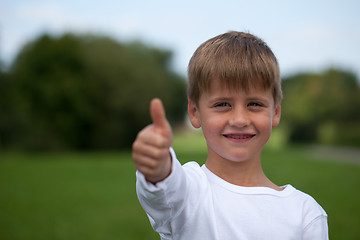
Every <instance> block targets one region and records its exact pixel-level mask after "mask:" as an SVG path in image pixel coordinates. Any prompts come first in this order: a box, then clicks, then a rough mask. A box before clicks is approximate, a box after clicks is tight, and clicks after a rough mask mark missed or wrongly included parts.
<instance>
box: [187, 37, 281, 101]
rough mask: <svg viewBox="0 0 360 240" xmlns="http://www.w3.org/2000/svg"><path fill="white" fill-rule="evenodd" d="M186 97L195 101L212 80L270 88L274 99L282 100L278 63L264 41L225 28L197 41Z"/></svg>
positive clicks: (246, 87) (229, 85)
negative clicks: (223, 30)
mask: <svg viewBox="0 0 360 240" xmlns="http://www.w3.org/2000/svg"><path fill="white" fill-rule="evenodd" d="M188 77H189V85H188V97H189V99H190V100H191V101H192V102H193V103H194V104H196V105H197V104H198V102H199V98H200V96H201V94H202V93H204V92H208V91H209V90H210V87H211V83H212V82H213V81H220V82H221V84H220V85H221V86H224V87H225V88H227V89H235V90H244V91H248V90H249V89H250V88H251V87H254V88H256V89H258V88H260V89H262V90H271V91H272V94H273V98H274V103H275V105H277V104H278V103H280V102H281V100H282V91H281V80H280V70H279V65H278V62H277V60H276V57H275V55H274V54H273V52H272V51H271V49H270V48H269V47H268V46H267V45H266V43H265V42H264V41H262V40H261V39H259V38H257V37H256V36H254V35H251V34H249V33H243V32H234V31H232V32H228V33H225V34H221V35H219V36H216V37H214V38H211V39H209V40H208V41H206V42H204V43H203V44H201V45H200V47H199V48H198V49H197V50H196V51H195V53H194V55H193V56H192V58H191V59H190V63H189V66H188Z"/></svg>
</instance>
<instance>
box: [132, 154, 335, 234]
mask: <svg viewBox="0 0 360 240" xmlns="http://www.w3.org/2000/svg"><path fill="white" fill-rule="evenodd" d="M171 154H172V159H173V164H172V172H171V174H170V176H169V177H167V178H166V179H165V180H164V181H162V182H159V183H157V184H156V185H154V184H152V183H149V182H147V181H146V180H145V177H144V176H143V175H142V174H141V173H140V172H137V173H136V175H137V184H136V188H137V193H138V198H139V201H140V203H141V205H142V207H143V208H144V210H145V211H146V213H147V215H148V217H149V219H150V222H151V225H152V226H153V228H154V229H155V231H157V232H158V233H159V234H160V236H161V239H163V240H164V239H173V240H178V239H182V240H202V239H204V240H237V239H239V240H264V239H276V240H290V239H291V240H295V239H299V240H300V239H302V240H307V239H309V240H310V239H311V240H323V239H324V240H325V239H326V240H327V239H329V237H328V226H327V215H326V213H325V211H324V210H323V209H322V208H321V206H320V205H319V204H318V203H317V202H316V201H315V200H314V199H313V198H312V197H311V196H309V195H307V194H305V193H303V192H301V191H299V190H296V189H295V188H294V187H292V186H291V185H286V186H284V187H283V190H282V191H276V190H274V189H271V188H266V187H241V186H237V185H233V184H230V183H228V182H226V181H224V180H223V179H221V178H219V177H218V176H216V175H215V174H213V173H212V172H211V171H210V170H209V169H207V168H206V166H205V165H203V166H202V167H200V166H199V165H198V164H197V163H195V162H189V163H186V164H184V165H183V166H181V164H180V162H179V161H178V160H177V159H176V156H175V153H174V152H173V150H172V149H171Z"/></svg>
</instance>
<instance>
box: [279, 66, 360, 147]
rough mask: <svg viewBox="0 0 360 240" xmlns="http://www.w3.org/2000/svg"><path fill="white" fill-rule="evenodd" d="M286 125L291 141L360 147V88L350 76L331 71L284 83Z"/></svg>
mask: <svg viewBox="0 0 360 240" xmlns="http://www.w3.org/2000/svg"><path fill="white" fill-rule="evenodd" d="M283 91H284V101H283V104H282V124H284V125H285V127H286V129H287V130H288V134H289V136H288V137H289V139H290V141H295V142H296V141H297V142H307V143H321V144H341V145H353V146H360V87H359V84H358V81H357V79H356V76H355V75H354V74H352V73H350V72H346V71H341V70H336V69H329V70H327V71H325V72H323V73H321V74H310V73H307V74H298V75H295V76H292V77H288V78H286V79H284V81H283Z"/></svg>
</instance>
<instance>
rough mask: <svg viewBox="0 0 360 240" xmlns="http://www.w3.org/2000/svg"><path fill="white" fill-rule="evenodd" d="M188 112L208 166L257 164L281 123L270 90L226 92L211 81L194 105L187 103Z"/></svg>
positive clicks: (278, 110)
mask: <svg viewBox="0 0 360 240" xmlns="http://www.w3.org/2000/svg"><path fill="white" fill-rule="evenodd" d="M188 110H189V117H190V121H191V123H192V124H193V126H194V127H196V128H199V127H201V128H202V131H203V134H204V137H205V139H206V142H207V147H208V154H209V155H208V160H207V164H213V163H215V162H216V163H217V164H220V162H222V163H221V164H222V165H224V164H225V165H226V164H230V165H233V164H234V163H244V162H247V161H251V162H254V161H259V162H260V154H261V150H262V148H263V146H264V145H265V143H266V142H267V141H268V139H269V137H270V134H271V130H272V127H275V126H277V125H278V123H279V121H280V112H281V107H280V104H278V105H277V106H276V107H275V106H274V100H273V95H272V92H271V91H270V90H267V91H264V90H261V89H255V88H250V89H249V91H248V92H245V91H242V90H240V91H236V90H227V89H226V88H224V87H221V86H220V83H219V81H214V82H213V84H212V88H211V89H210V91H209V92H205V93H202V94H201V96H200V99H199V103H198V104H197V105H195V104H194V103H192V102H191V101H189V109H188ZM252 160H254V161H252Z"/></svg>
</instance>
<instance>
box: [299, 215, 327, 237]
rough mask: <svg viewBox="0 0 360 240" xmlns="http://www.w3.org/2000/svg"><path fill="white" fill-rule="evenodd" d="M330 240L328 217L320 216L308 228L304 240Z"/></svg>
mask: <svg viewBox="0 0 360 240" xmlns="http://www.w3.org/2000/svg"><path fill="white" fill-rule="evenodd" d="M312 239H319V240H328V239H329V231H328V224H327V216H326V215H320V216H318V217H317V218H315V219H314V220H313V221H312V222H311V223H309V224H308V226H306V228H305V230H304V233H303V240H312Z"/></svg>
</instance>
